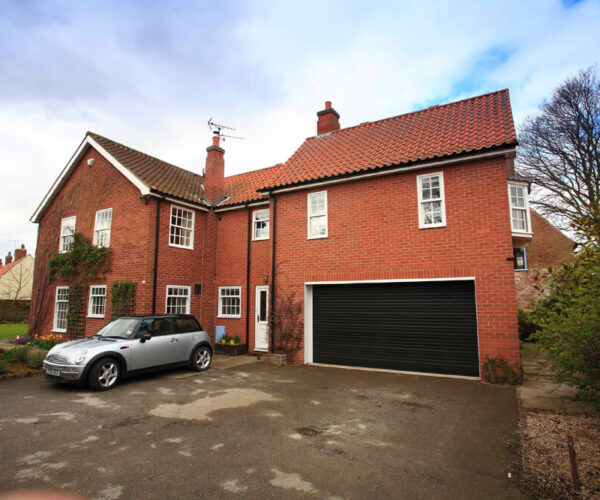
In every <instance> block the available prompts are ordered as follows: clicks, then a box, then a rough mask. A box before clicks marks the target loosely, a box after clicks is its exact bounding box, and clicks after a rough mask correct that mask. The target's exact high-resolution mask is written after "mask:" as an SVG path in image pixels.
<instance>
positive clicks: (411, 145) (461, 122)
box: [261, 89, 517, 189]
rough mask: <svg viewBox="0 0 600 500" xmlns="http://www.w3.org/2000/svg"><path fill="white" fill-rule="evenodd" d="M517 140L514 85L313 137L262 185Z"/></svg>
mask: <svg viewBox="0 0 600 500" xmlns="http://www.w3.org/2000/svg"><path fill="white" fill-rule="evenodd" d="M516 142H517V136H516V133H515V127H514V123H513V118H512V112H511V109H510V100H509V95H508V90H507V89H504V90H499V91H497V92H492V93H490V94H485V95H481V96H477V97H472V98H470V99H464V100H462V101H457V102H453V103H450V104H444V105H441V106H433V107H431V108H427V109H424V110H422V111H415V112H412V113H407V114H404V115H399V116H395V117H392V118H386V119H383V120H378V121H375V122H366V123H362V124H360V125H357V126H354V127H348V128H345V129H340V130H336V131H334V132H330V133H328V134H323V135H320V136H316V137H310V138H308V139H306V140H305V141H304V143H303V144H302V145H301V146H300V147H299V148H298V150H297V151H296V152H295V153H294V154H293V155H292V156H291V158H290V159H289V160H288V161H287V162H286V163H285V168H282V169H280V170H279V172H278V175H277V176H276V177H275V178H273V179H272V180H270V181H268V182H266V183H265V184H264V185H263V186H261V189H268V188H274V187H282V186H288V185H294V184H301V183H304V182H308V181H315V180H319V179H325V178H331V177H337V176H341V175H347V174H353V173H357V172H364V171H368V170H374V169H379V168H384V167H388V166H396V165H403V164H408V163H413V162H418V161H423V160H432V159H439V158H443V157H447V156H451V155H458V154H461V153H472V152H477V151H481V150H485V149H490V148H494V147H499V146H503V145H514V144H516Z"/></svg>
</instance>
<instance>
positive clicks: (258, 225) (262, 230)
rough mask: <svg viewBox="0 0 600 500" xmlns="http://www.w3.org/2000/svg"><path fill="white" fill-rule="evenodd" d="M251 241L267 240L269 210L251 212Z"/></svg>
mask: <svg viewBox="0 0 600 500" xmlns="http://www.w3.org/2000/svg"><path fill="white" fill-rule="evenodd" d="M252 239H253V240H268V239H269V209H268V208H266V209H264V210H255V211H254V212H252Z"/></svg>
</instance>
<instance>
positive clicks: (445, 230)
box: [32, 105, 519, 364]
mask: <svg viewBox="0 0 600 500" xmlns="http://www.w3.org/2000/svg"><path fill="white" fill-rule="evenodd" d="M329 110H331V111H333V110H332V109H331V107H330V105H329V107H326V108H325V110H324V113H321V115H319V127H321V128H324V129H325V130H326V131H329V130H333V131H334V132H333V133H337V132H335V131H336V130H337V128H339V116H338V115H337V113H336V114H333V113H332V112H331V111H329ZM324 133H326V132H324ZM207 154H208V162H207V167H208V166H211V165H212V167H211V169H207V173H209V174H210V175H213V179H212V180H210V179H209V181H210V186H211V188H210V190H211V196H212V197H213V198H215V199H216V200H219V197H220V196H222V195H223V189H224V188H223V186H224V184H223V183H222V182H221V178H220V177H221V175H222V169H221V163H220V162H221V160H222V155H223V150H222V149H221V148H220V146H219V145H218V141H216V142H214V143H213V145H212V146H210V147H209V148H208V153H207ZM90 158H94V159H95V163H94V165H93V166H92V167H89V166H88V165H87V160H88V159H90ZM511 165H512V160H510V161H508V160H507V159H506V158H505V157H502V156H495V157H490V158H488V159H481V160H478V161H473V160H470V161H467V160H465V161H462V162H461V163H458V162H457V163H454V164H452V165H440V166H438V167H435V168H433V167H432V168H430V169H425V170H416V171H405V172H397V173H393V174H388V175H383V176H379V177H369V178H363V179H356V180H352V181H349V182H344V183H338V184H329V185H326V186H322V187H307V188H306V189H301V190H295V191H288V192H281V193H277V194H275V195H274V196H275V197H276V207H277V209H276V215H275V217H274V216H273V199H272V198H271V199H268V198H264V199H263V200H262V203H263V204H261V205H259V206H248V205H249V204H251V203H256V201H257V200H258V199H259V198H260V197H259V196H258V195H255V198H250V199H249V201H247V202H242V203H240V204H239V205H238V206H234V207H229V208H227V207H223V208H219V207H216V208H215V207H213V208H212V209H210V210H209V211H204V210H201V209H193V210H194V212H195V225H194V245H193V249H183V248H175V247H171V246H169V226H170V213H171V206H172V205H173V204H175V205H177V204H178V203H177V202H176V201H171V200H166V199H165V200H163V201H161V202H160V219H159V242H158V243H159V244H158V248H159V250H158V279H157V293H156V313H163V312H165V304H166V289H167V285H182V286H189V287H191V292H192V295H191V301H190V312H191V313H192V314H194V315H195V316H196V317H197V318H198V320H199V321H200V323H201V324H202V326H203V327H204V329H205V330H207V331H208V333H209V334H210V336H211V339H212V341H213V342H214V340H215V327H216V326H225V328H226V331H227V333H228V334H229V335H234V336H235V335H238V336H239V337H240V338H241V339H242V341H243V342H246V343H247V344H248V348H249V351H250V352H255V351H254V347H255V345H254V344H255V342H254V335H255V331H254V330H255V317H256V311H255V289H256V286H259V285H269V286H270V287H271V294H270V301H269V302H270V304H269V305H270V307H271V308H272V307H273V303H274V302H275V300H274V298H276V297H280V296H283V295H284V294H285V295H287V294H289V293H294V294H295V296H296V298H297V299H299V300H300V301H302V302H303V301H304V292H305V283H307V282H318V281H361V280H404V279H410V280H415V279H416V280H419V279H440V278H445V279H447V278H461V277H467V278H474V280H475V293H476V302H477V326H478V336H479V358H480V364H483V362H484V361H485V359H486V356H503V357H504V358H505V359H506V360H507V361H509V362H510V363H519V343H518V334H517V315H516V311H517V301H516V292H515V276H514V270H513V263H512V262H511V261H510V260H509V259H510V258H512V255H513V242H512V235H511V226H510V210H509V199H508V194H507V171H508V172H509V173H510V171H511ZM209 170H210V172H209ZM439 171H443V175H444V189H445V209H446V226H445V227H439V228H427V229H419V222H418V210H419V207H418V198H417V192H418V189H417V175H422V174H426V173H428V172H429V173H431V172H439ZM107 180H108V181H107ZM102 183H104V184H102ZM100 184H102V186H103V188H102V191H101V193H100V194H97V195H96V198H94V199H95V200H96V201H95V202H94V203H93V204H90V203H89V200H90V197H89V196H88V193H87V192H86V188H85V187H86V186H89V185H100ZM225 184H227V178H225ZM257 187H259V186H257ZM316 191H327V212H328V237H327V238H323V239H308V238H307V197H308V194H309V193H312V192H316ZM68 192H71V193H73V192H74V193H75V195H74V199H73V200H72V203H71V205H72V207H74V208H70V209H69V210H67V211H64V210H63V212H64V213H60V212H61V210H62V209H61V200H62V199H63V198H64V197H65V196H66V193H68ZM225 196H227V195H226V194H225ZM211 201H214V200H211ZM158 203H159V200H158V198H157V197H155V196H146V197H145V198H144V200H140V190H139V189H138V188H137V187H135V186H134V185H133V184H132V183H131V182H130V181H129V180H127V179H126V178H125V177H124V176H123V175H122V174H120V173H119V172H118V171H117V169H116V168H114V167H113V166H112V165H111V164H110V163H109V162H108V160H106V159H105V158H103V157H102V155H101V154H100V153H99V152H98V151H96V150H94V149H93V148H90V149H89V150H88V151H87V153H86V154H85V155H84V156H83V157H82V158H81V160H80V161H79V163H78V164H77V166H76V168H75V169H74V171H73V172H72V174H71V175H70V177H69V178H68V180H67V181H66V183H65V185H64V187H63V188H62V189H61V190H60V191H59V192H58V195H57V196H56V198H55V199H54V201H53V202H51V203H50V205H49V207H48V208H47V209H46V211H45V212H44V214H43V215H42V216H41V218H40V220H39V233H38V248H39V247H40V244H39V242H40V241H50V240H51V241H53V242H54V241H55V242H56V245H55V246H56V249H57V250H58V235H59V233H60V218H61V217H67V216H69V215H76V216H77V228H76V229H77V231H78V232H82V233H83V234H85V235H86V236H87V237H88V238H90V239H92V237H93V226H94V217H95V212H96V210H100V209H103V208H109V207H112V208H113V221H112V229H111V242H110V247H111V248H112V250H113V255H112V271H111V272H110V273H109V274H108V275H107V277H106V279H105V280H98V281H97V283H98V284H107V285H108V286H109V288H110V284H111V283H112V282H114V281H122V280H131V281H133V282H135V283H136V285H137V302H136V313H137V314H149V313H152V283H153V265H154V247H155V236H154V235H155V229H156V226H155V222H156V221H155V217H156V207H157V204H158ZM245 203H246V204H245ZM92 205H93V206H92ZM180 206H184V208H187V209H190V208H189V207H187V206H185V205H183V204H182V205H180ZM224 208H227V210H224ZM230 208H232V209H230ZM265 208H269V211H270V221H271V223H270V226H269V227H270V237H269V239H268V240H262V241H250V244H249V249H250V250H249V253H250V255H249V257H250V259H249V260H250V267H249V269H248V267H247V266H248V232H249V231H248V230H249V215H250V216H251V215H252V213H253V212H254V211H255V210H261V209H265ZM250 224H251V217H250ZM274 225H275V226H276V241H275V245H276V246H275V257H276V259H275V269H276V271H275V285H274V290H273V288H272V287H273V276H272V245H273V226H274ZM250 229H251V228H250ZM250 233H251V231H250ZM37 257H38V255H36V258H37ZM39 257H41V256H39ZM37 264H38V266H41V265H45V263H44V262H43V261H42V260H38V261H37ZM248 274H249V282H248V283H247V275H248ZM59 284H60V283H53V284H52V288H51V291H50V293H51V294H52V297H54V290H55V287H56V286H57V285H59ZM195 284H199V285H201V287H202V293H201V294H200V295H194V294H193V292H194V285H195ZM222 286H239V287H241V290H242V295H241V317H240V318H220V317H219V314H218V287H222ZM34 290H35V286H34ZM34 301H35V297H34ZM246 304H248V308H247V307H246ZM53 308H54V300H53V299H52V301H51V304H50V309H52V310H49V311H46V312H47V314H46V316H47V320H46V321H45V322H44V324H43V326H42V331H40V332H36V333H47V332H49V331H50V330H51V329H52V319H53ZM106 309H107V311H106V316H105V318H104V319H91V318H88V319H87V322H86V329H85V334H86V335H91V334H93V333H95V332H96V331H97V330H98V329H99V328H100V327H101V326H102V325H103V324H104V323H105V322H106V321H107V320H108V319H109V318H110V314H111V310H110V296H108V297H107V307H106ZM33 310H34V307H32V311H33ZM275 314H277V312H276V311H275ZM300 319H301V320H302V321H304V318H303V317H302V318H300ZM246 323H248V331H246ZM277 333H278V332H275V334H276V335H277ZM275 345H277V341H276V342H275ZM293 361H294V362H296V363H302V362H304V351H303V348H301V349H300V350H299V351H298V352H297V355H296V357H295V359H294V360H293Z"/></svg>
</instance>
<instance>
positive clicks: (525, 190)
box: [508, 182, 532, 234]
mask: <svg viewBox="0 0 600 500" xmlns="http://www.w3.org/2000/svg"><path fill="white" fill-rule="evenodd" d="M511 187H517V188H521V189H522V190H523V200H524V202H525V206H524V207H516V206H513V202H512V193H511V192H510V188H511ZM528 190H529V188H528V185H527V184H525V183H520V182H509V183H508V204H509V208H510V214H509V215H510V229H511V231H512V232H513V233H518V234H532V231H531V214H530V213H529V199H528V198H529V196H528V194H529V193H528ZM513 210H522V211H524V212H525V223H526V224H527V227H526V228H525V230H523V229H515V227H514V225H513V213H512V212H513Z"/></svg>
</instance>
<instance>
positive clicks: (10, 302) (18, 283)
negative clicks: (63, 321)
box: [0, 245, 35, 322]
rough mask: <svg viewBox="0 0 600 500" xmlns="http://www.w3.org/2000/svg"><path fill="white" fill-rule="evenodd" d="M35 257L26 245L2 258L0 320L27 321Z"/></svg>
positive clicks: (0, 263)
mask: <svg viewBox="0 0 600 500" xmlns="http://www.w3.org/2000/svg"><path fill="white" fill-rule="evenodd" d="M34 265H35V262H34V259H33V256H32V255H31V254H28V253H27V250H26V249H25V245H21V248H17V249H16V250H15V253H14V257H13V254H12V253H11V252H8V255H7V256H6V258H5V259H4V264H3V263H2V259H0V320H4V321H11V322H12V321H24V320H25V321H26V320H27V316H28V315H29V302H30V301H31V291H32V288H33V270H34Z"/></svg>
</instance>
